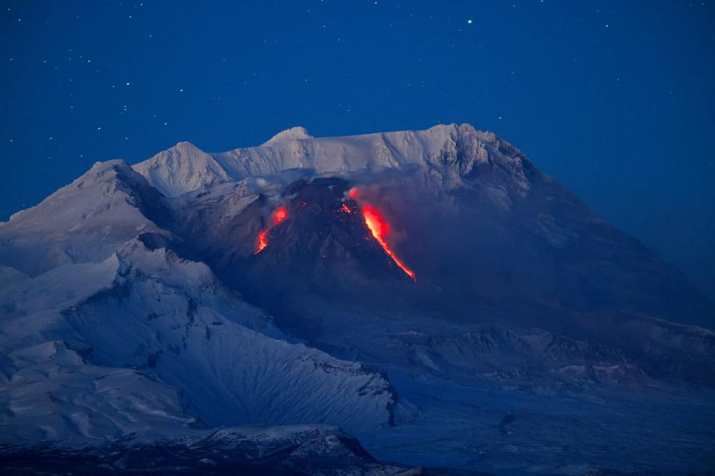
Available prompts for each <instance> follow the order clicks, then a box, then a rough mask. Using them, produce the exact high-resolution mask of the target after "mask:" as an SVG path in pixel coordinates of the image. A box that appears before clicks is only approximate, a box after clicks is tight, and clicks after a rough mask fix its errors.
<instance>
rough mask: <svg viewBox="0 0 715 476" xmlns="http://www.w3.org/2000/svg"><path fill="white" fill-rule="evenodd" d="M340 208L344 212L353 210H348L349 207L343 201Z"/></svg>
mask: <svg viewBox="0 0 715 476" xmlns="http://www.w3.org/2000/svg"><path fill="white" fill-rule="evenodd" d="M342 210H343V211H344V212H345V213H352V212H353V211H352V210H350V207H348V206H347V205H345V204H344V203H343V208H342Z"/></svg>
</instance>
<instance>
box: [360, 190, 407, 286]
mask: <svg viewBox="0 0 715 476" xmlns="http://www.w3.org/2000/svg"><path fill="white" fill-rule="evenodd" d="M353 190H354V189H353ZM350 192H351V195H352V190H351V191H350ZM362 216H363V218H364V219H365V224H366V225H367V227H368V228H369V229H370V233H372V236H373V237H374V238H375V239H376V240H377V242H378V243H380V246H382V249H383V250H385V253H387V255H388V256H389V257H390V258H392V261H394V262H395V264H396V265H397V266H399V267H400V269H401V270H402V271H404V272H405V274H407V276H409V277H410V278H412V280H413V281H417V278H416V277H415V272H414V271H412V270H411V269H410V268H408V267H407V266H406V265H405V263H403V262H402V261H401V260H400V258H398V257H397V255H396V254H395V252H394V251H392V249H391V248H390V246H389V245H388V244H387V241H386V240H387V237H388V236H389V235H390V224H389V223H387V221H385V218H384V217H383V216H382V215H381V214H380V212H378V211H377V209H375V208H374V207H372V206H370V205H363V207H362Z"/></svg>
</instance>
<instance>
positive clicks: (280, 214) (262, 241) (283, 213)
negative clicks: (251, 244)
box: [253, 207, 288, 255]
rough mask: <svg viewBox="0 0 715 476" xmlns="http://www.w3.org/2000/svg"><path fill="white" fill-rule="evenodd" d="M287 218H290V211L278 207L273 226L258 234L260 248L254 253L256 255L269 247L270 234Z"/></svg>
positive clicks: (274, 214)
mask: <svg viewBox="0 0 715 476" xmlns="http://www.w3.org/2000/svg"><path fill="white" fill-rule="evenodd" d="M286 218H288V210H286V208H285V207H278V209H277V210H276V211H275V212H273V224H272V225H271V226H270V227H269V228H266V229H265V230H261V232H260V233H258V246H256V251H254V253H253V254H254V255H257V254H258V253H260V252H261V251H263V249H264V248H265V247H266V246H268V237H267V235H268V232H269V231H271V229H272V228H274V227H276V226H278V225H279V224H280V223H281V222H282V221H283V220H285V219H286Z"/></svg>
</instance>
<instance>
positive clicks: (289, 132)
mask: <svg viewBox="0 0 715 476" xmlns="http://www.w3.org/2000/svg"><path fill="white" fill-rule="evenodd" d="M312 138H313V136H311V135H310V134H308V131H307V130H306V129H305V127H300V126H299V127H291V128H290V129H286V130H284V131H281V132H279V133H278V134H276V135H274V136H273V137H271V139H270V140H269V141H268V142H266V143H265V144H263V145H267V144H273V143H275V142H282V141H287V140H301V139H312Z"/></svg>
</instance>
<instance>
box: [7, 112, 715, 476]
mask: <svg viewBox="0 0 715 476" xmlns="http://www.w3.org/2000/svg"><path fill="white" fill-rule="evenodd" d="M279 209H280V210H281V213H282V215H281V218H280V219H279V220H277V219H276V213H277V211H278V210H279ZM366 209H371V210H374V211H375V213H377V214H378V215H379V218H378V219H379V220H380V223H381V225H380V227H381V228H380V230H382V231H379V233H383V232H384V235H379V233H378V235H376V231H375V228H374V227H375V224H374V223H370V222H369V221H366V219H365V216H363V212H364V211H365V210H366ZM259 235H260V236H262V237H263V240H264V241H265V243H264V245H265V246H264V247H258V246H257V245H258V243H259V241H260V239H259ZM377 236H380V237H381V238H380V239H377ZM380 240H382V242H381V241H380ZM386 246H387V247H388V248H385V247H386ZM390 253H392V256H391V255H390ZM400 264H401V265H402V266H400ZM407 266H409V269H410V270H412V271H414V273H415V276H414V277H415V278H416V279H415V280H413V279H411V277H410V276H407V275H406V273H405V268H406V267H407ZM714 328H715V303H713V302H712V301H710V300H709V299H708V298H706V297H705V296H703V295H702V294H701V293H699V292H698V290H697V289H696V288H695V287H694V286H693V285H692V284H691V283H690V281H689V280H688V278H687V277H686V276H685V275H684V274H683V273H681V272H680V271H679V270H677V269H675V268H674V267H672V266H671V265H669V264H667V263H665V262H663V261H662V260H660V258H658V256H657V255H656V254H655V253H653V252H652V251H650V250H649V249H647V248H646V247H644V246H643V245H642V244H640V243H639V242H638V241H637V240H635V239H634V238H632V237H629V236H628V235H625V234H624V233H622V232H620V231H618V230H617V229H615V228H613V227H612V226H610V225H609V224H607V223H605V222H603V221H602V220H600V219H598V218H597V217H595V216H594V215H593V214H592V213H591V212H590V211H589V210H588V208H587V207H586V206H585V205H584V204H583V203H582V202H580V201H579V200H578V199H577V198H576V197H574V196H573V195H572V194H570V193H569V192H568V191H567V190H566V189H564V188H563V187H562V186H561V185H560V184H558V183H557V182H556V181H555V180H553V179H552V178H550V177H548V176H547V175H545V174H543V173H542V172H540V171H539V170H538V169H537V168H536V167H535V166H534V164H533V163H531V162H530V161H529V160H528V159H527V158H526V157H525V156H524V155H523V154H522V153H521V152H520V151H519V150H518V149H516V148H514V147H513V146H512V145H510V144H508V143H507V142H505V141H503V140H502V139H500V138H498V137H496V136H495V135H494V134H492V133H488V132H480V131H477V130H475V129H474V128H473V127H472V126H469V125H466V124H465V125H447V126H442V125H441V126H435V127H433V128H431V129H428V130H425V131H407V132H391V133H380V134H368V135H363V136H353V137H338V138H313V137H311V136H310V135H309V134H308V133H307V131H305V129H302V128H293V129H289V130H287V131H284V132H281V133H279V134H277V135H276V136H274V137H273V138H272V139H271V140H269V141H268V142H266V143H265V144H263V145H261V146H258V147H251V148H241V149H235V150H233V151H229V152H224V153H206V152H203V151H201V150H200V149H199V148H197V147H196V146H194V145H192V144H190V143H187V142H182V143H179V144H177V145H176V146H175V147H173V148H171V149H169V150H167V151H164V152H161V153H159V154H157V155H155V156H154V157H152V158H150V159H148V160H146V161H144V162H141V163H139V164H136V165H134V166H129V165H127V164H126V163H124V162H123V161H120V160H116V161H109V162H101V163H97V164H95V166H94V167H92V169H91V170H89V171H88V172H87V173H86V174H85V175H83V176H82V177H80V178H78V179H77V180H76V181H74V182H73V183H72V184H70V185H67V186H66V187H63V188H61V189H60V190H58V191H57V192H56V193H54V194H53V195H51V196H50V197H48V198H47V199H46V200H45V201H43V202H42V203H41V204H39V205H37V206H36V207H32V208H30V209H27V210H24V211H21V212H19V213H17V214H15V215H14V216H13V217H12V218H11V219H10V221H8V222H5V223H0V443H1V444H2V445H3V448H2V451H0V465H3V466H5V467H7V468H13V469H14V471H16V472H22V471H25V470H28V468H32V467H34V468H35V469H38V470H47V471H57V472H62V471H63V468H65V466H63V465H65V464H66V462H68V461H77V462H78V463H77V464H80V463H81V465H83V466H82V467H84V468H95V469H97V470H99V469H98V468H104V469H107V470H112V471H122V470H141V469H142V468H144V469H146V468H150V467H151V468H153V469H152V470H153V471H154V472H172V468H173V470H176V471H178V470H179V469H180V470H181V471H184V472H195V471H199V470H201V471H209V472H211V471H215V472H222V471H224V472H225V471H231V470H234V469H235V468H242V469H243V470H244V471H253V472H254V473H256V474H260V473H261V472H264V473H265V472H271V471H273V472H274V473H275V474H294V473H304V474H333V473H336V472H338V470H339V469H341V470H343V473H344V474H403V473H401V472H403V471H408V473H404V474H419V472H420V471H422V470H421V469H415V470H410V469H408V468H411V467H417V466H425V467H428V471H431V472H433V473H440V472H446V473H448V472H449V471H451V470H450V469H448V468H452V469H454V470H457V469H459V470H473V471H481V472H488V473H501V474H598V471H603V472H606V471H612V472H619V471H620V472H636V473H638V472H642V473H651V472H660V473H663V474H673V473H676V474H677V473H687V472H688V471H706V470H712V469H713V468H714V467H715V461H714V459H713V456H712V455H713V454H714V452H713V448H714V447H715V432H713V430H712V428H714V427H715V405H713V403H712V402H713V401H715V398H713V397H715V393H714V392H713V386H715V370H714V369H715V365H714V364H715V333H713V329H714ZM281 425H282V426H281ZM286 425H303V426H301V427H296V426H286ZM320 425H332V426H335V427H340V428H341V429H342V430H337V429H334V428H332V427H327V426H320ZM269 427H270V428H269ZM221 428H226V429H225V430H220V429H221ZM345 432H348V433H350V434H352V435H355V436H358V437H359V438H360V441H361V442H362V445H363V446H364V448H365V449H366V450H367V452H369V453H370V454H372V455H374V456H376V457H378V458H379V459H380V460H381V461H391V462H394V463H395V465H386V464H380V463H377V462H376V460H374V459H373V458H372V456H370V454H368V453H367V452H366V451H365V450H364V449H363V448H362V447H361V446H360V444H359V443H357V441H356V440H355V439H354V438H353V437H351V436H348V434H347V433H345ZM220 455H225V457H224V456H220ZM409 471H413V473H409Z"/></svg>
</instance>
